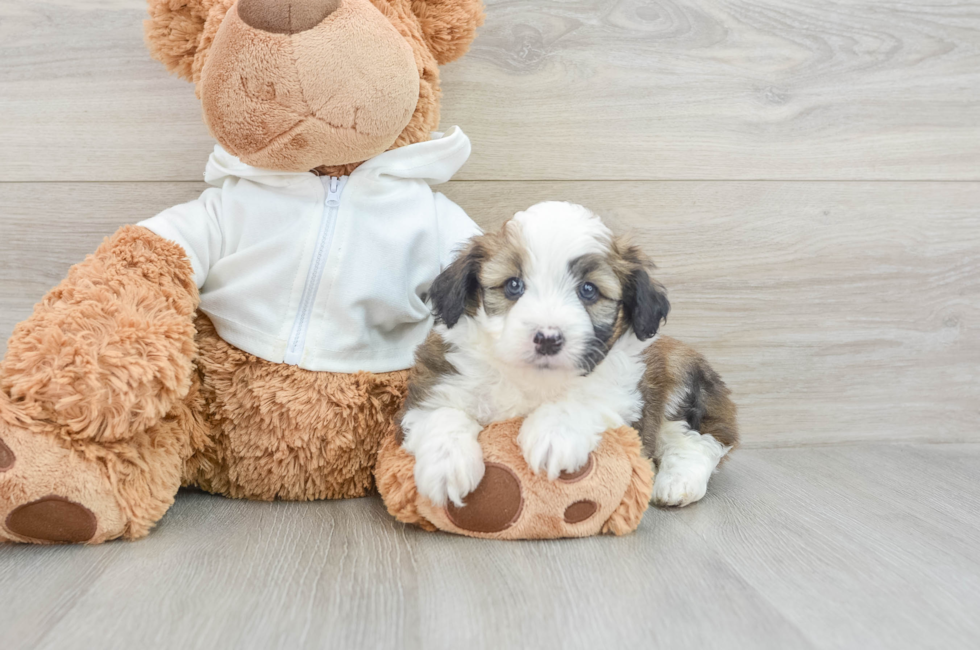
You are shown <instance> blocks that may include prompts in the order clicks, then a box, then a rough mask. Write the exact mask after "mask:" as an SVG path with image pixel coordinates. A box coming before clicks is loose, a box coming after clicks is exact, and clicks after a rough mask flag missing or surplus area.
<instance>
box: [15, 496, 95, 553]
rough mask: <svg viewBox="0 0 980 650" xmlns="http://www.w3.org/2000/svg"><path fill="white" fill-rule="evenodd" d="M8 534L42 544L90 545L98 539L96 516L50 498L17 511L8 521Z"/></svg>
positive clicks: (68, 503) (55, 498)
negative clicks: (95, 538)
mask: <svg viewBox="0 0 980 650" xmlns="http://www.w3.org/2000/svg"><path fill="white" fill-rule="evenodd" d="M6 527H7V530H9V531H10V532H12V533H13V534H15V535H17V536H19V537H24V538H27V539H32V540H37V541H42V542H62V543H64V542H68V543H75V544H77V543H79V542H87V541H88V540H90V539H92V538H93V537H95V531H96V529H97V522H96V519H95V514H93V512H92V511H91V510H89V509H88V508H86V507H85V506H83V505H81V504H80V503H75V502H74V501H69V500H68V499H66V498H64V497H59V496H47V497H43V498H41V499H38V500H37V501H31V502H30V503H25V504H24V505H22V506H18V507H17V508H15V509H14V510H13V511H12V512H11V513H10V514H9V515H7V521H6Z"/></svg>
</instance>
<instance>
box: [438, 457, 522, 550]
mask: <svg viewBox="0 0 980 650" xmlns="http://www.w3.org/2000/svg"><path fill="white" fill-rule="evenodd" d="M523 509H524V495H523V494H522V492H521V482H520V479H518V478H517V475H515V474H514V472H512V471H511V470H510V469H509V468H508V467H506V466H504V465H501V464H499V463H487V464H486V470H485V472H484V474H483V480H481V481H480V484H479V485H478V486H477V487H476V489H475V490H473V492H471V493H470V494H468V495H467V496H466V503H465V505H464V506H463V507H462V508H457V507H456V506H455V505H453V504H450V505H449V506H448V507H447V508H446V516H448V517H449V521H451V522H453V524H454V525H455V526H456V527H457V528H460V529H462V530H467V531H470V532H473V533H499V532H502V531H504V530H507V529H508V528H510V527H511V526H513V525H514V522H516V521H517V520H518V519H520V517H521V511H522V510H523Z"/></svg>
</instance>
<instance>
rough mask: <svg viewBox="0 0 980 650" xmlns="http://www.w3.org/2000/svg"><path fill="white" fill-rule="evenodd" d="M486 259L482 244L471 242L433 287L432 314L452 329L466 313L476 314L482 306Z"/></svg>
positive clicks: (436, 280)
mask: <svg viewBox="0 0 980 650" xmlns="http://www.w3.org/2000/svg"><path fill="white" fill-rule="evenodd" d="M484 257H485V252H484V250H483V247H482V246H481V245H480V243H479V242H473V243H471V244H470V245H469V246H467V247H466V249H465V250H464V251H463V252H462V253H460V255H459V257H457V258H456V260H455V261H453V263H452V264H450V265H449V266H447V267H446V268H445V270H444V271H443V272H442V273H440V274H439V275H438V276H437V277H436V279H435V281H433V283H432V286H431V287H430V288H429V300H430V302H431V303H432V313H433V315H434V316H435V317H436V319H437V320H440V321H442V322H443V323H445V324H446V327H448V328H449V329H452V328H453V326H454V325H455V324H456V323H457V322H459V319H460V318H461V317H462V316H463V314H464V313H467V312H471V313H472V312H475V311H476V308H477V307H478V306H479V304H480V292H481V290H482V289H481V287H480V267H481V266H482V265H483V258H484Z"/></svg>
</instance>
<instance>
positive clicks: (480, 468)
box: [401, 202, 727, 506]
mask: <svg viewBox="0 0 980 650" xmlns="http://www.w3.org/2000/svg"><path fill="white" fill-rule="evenodd" d="M504 234H505V235H506V237H507V239H508V240H509V241H510V242H512V243H514V245H515V247H516V249H518V252H519V256H520V260H521V262H520V276H521V280H522V284H523V286H522V289H523V293H522V294H521V295H520V296H519V298H517V299H515V300H511V301H510V302H506V303H505V304H506V308H502V309H501V308H492V309H491V308H488V301H487V300H480V301H479V304H477V305H476V306H475V307H474V306H472V305H471V309H470V310H469V312H468V313H466V314H464V315H462V316H461V317H460V318H459V319H458V321H457V322H455V323H451V324H447V323H445V322H437V324H436V326H435V330H434V332H435V335H437V336H438V337H439V338H441V340H442V341H443V346H442V350H443V352H444V357H445V361H446V362H447V363H448V364H449V365H450V366H451V368H452V369H453V372H446V373H444V374H442V375H441V376H439V377H438V378H437V380H435V381H431V382H429V385H427V386H426V387H425V391H424V396H423V397H422V398H421V399H416V400H412V399H410V400H409V402H410V403H409V404H408V406H407V408H406V410H405V412H404V413H403V416H402V421H401V424H402V428H403V432H404V442H403V445H404V447H405V449H406V450H408V451H409V452H410V453H412V454H413V455H414V456H415V480H416V484H417V486H418V490H419V492H420V493H421V494H422V495H424V496H425V497H428V498H429V499H430V500H431V501H432V502H433V503H435V504H437V505H445V504H446V503H447V501H451V502H453V503H454V504H456V505H457V506H461V505H463V499H464V497H465V496H466V495H467V494H468V493H469V492H471V491H472V490H474V489H475V488H476V486H477V485H478V484H479V482H480V480H481V479H482V477H483V472H484V464H483V456H482V452H481V449H480V446H479V444H478V442H477V436H478V434H479V433H480V431H481V430H482V429H483V428H484V427H485V426H487V425H488V424H490V423H492V422H497V421H501V420H506V419H509V418H513V417H524V418H525V420H524V423H523V425H522V427H521V431H520V436H519V438H518V442H519V444H520V446H521V449H522V451H523V454H524V458H525V459H526V461H527V463H528V465H529V466H530V467H531V468H532V469H533V470H534V471H536V472H545V473H546V474H547V476H548V478H549V479H552V480H553V479H555V478H557V477H558V475H559V474H560V473H561V472H563V471H569V472H571V471H575V470H577V469H579V468H580V467H582V466H583V465H584V464H585V463H586V462H587V460H588V458H589V454H590V453H591V452H592V451H593V450H594V449H595V448H596V446H597V445H598V443H599V441H600V438H601V435H602V433H603V432H604V431H605V430H606V429H608V428H613V427H618V426H622V425H624V424H634V423H636V422H638V421H639V420H640V419H641V416H642V415H643V406H644V398H643V394H642V390H641V384H642V383H643V380H644V373H645V372H646V369H647V363H646V361H645V350H646V348H647V347H648V346H649V345H651V344H652V343H653V342H654V341H655V340H656V337H652V338H647V340H640V338H639V337H638V336H637V334H636V332H635V331H634V329H633V328H626V329H625V331H623V332H622V333H621V334H620V335H618V336H617V337H616V338H615V341H614V342H613V343H612V344H611V345H610V346H608V348H607V349H603V350H601V354H600V358H601V359H600V361H599V362H598V364H597V365H594V366H589V365H588V364H584V365H583V361H582V360H583V359H584V358H586V357H588V356H589V354H590V350H591V349H592V348H594V347H595V345H596V330H597V327H598V325H597V323H596V322H595V318H594V315H590V312H589V311H588V309H587V308H586V305H585V304H583V299H582V295H581V293H580V291H581V285H582V280H581V278H578V277H576V276H575V274H574V273H572V272H571V271H570V268H571V266H572V265H573V264H574V261H575V260H580V259H588V258H589V256H600V257H601V256H607V255H609V252H610V250H611V247H612V246H613V237H612V233H611V232H610V231H609V229H608V228H607V227H606V226H605V225H604V224H603V223H602V221H601V220H600V219H599V218H598V217H597V216H596V215H595V214H594V213H592V212H591V211H589V210H587V209H586V208H584V207H582V206H578V205H573V204H568V203H556V202H549V203H541V204H538V205H535V206H533V207H532V208H530V209H528V210H526V211H524V212H520V213H518V214H517V215H516V216H515V217H514V218H513V219H512V220H511V221H509V222H508V223H507V224H506V225H505V229H504ZM515 254H516V253H515ZM623 289H624V288H623V287H619V290H623ZM604 291H605V292H606V293H610V294H615V293H616V291H617V288H616V287H610V288H606V289H604ZM613 298H614V299H615V300H616V301H622V300H623V295H622V294H620V295H614V296H611V297H610V299H613ZM611 301H612V300H611ZM501 302H504V301H501ZM665 302H666V301H665ZM655 329H656V328H655V327H654V330H655ZM539 332H544V333H546V334H549V335H553V334H556V333H560V334H561V336H562V337H563V340H564V342H563V344H562V346H561V349H560V351H559V352H558V353H556V354H554V353H553V354H541V353H540V351H539V349H538V348H537V347H536V345H535V342H534V337H535V334H537V333H539ZM663 429H664V434H666V438H665V439H664V443H666V445H665V446H662V451H663V452H668V455H671V457H672V459H669V460H667V461H664V460H663V459H661V466H662V471H661V475H662V476H664V478H665V479H669V480H665V481H660V480H659V479H658V484H660V485H659V486H658V489H659V490H660V493H659V496H658V500H660V501H662V502H663V503H669V504H672V505H686V503H689V502H691V501H695V500H697V499H699V498H701V496H703V494H704V489H705V487H706V485H707V480H708V476H710V474H711V471H713V470H714V467H715V465H717V463H718V460H719V459H720V458H721V456H722V455H723V454H724V451H727V449H724V448H723V447H722V446H721V445H720V444H719V443H717V442H714V444H713V445H712V444H711V442H709V441H707V440H700V439H698V440H694V439H691V440H688V439H687V438H686V437H685V436H687V435H691V434H693V435H695V436H697V435H698V434H697V432H690V431H689V430H686V429H684V426H683V423H682V422H675V423H672V425H671V427H663ZM706 437H710V436H706ZM712 441H713V439H712ZM723 449H724V450H723ZM671 450H676V451H678V452H679V454H671V453H670V452H671ZM722 450H723V451H722ZM709 466H710V467H709ZM688 470H691V471H688Z"/></svg>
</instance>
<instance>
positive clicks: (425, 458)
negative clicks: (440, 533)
mask: <svg viewBox="0 0 980 650" xmlns="http://www.w3.org/2000/svg"><path fill="white" fill-rule="evenodd" d="M484 469H485V467H484V465H483V450H482V449H481V448H480V443H478V442H477V441H476V438H475V437H473V436H469V435H461V436H451V437H449V436H438V437H433V438H431V439H429V440H426V441H425V442H424V443H423V444H422V445H421V446H420V447H419V449H418V450H417V451H416V452H415V485H416V487H417V488H418V491H419V494H421V495H422V496H424V497H426V498H428V499H429V500H430V501H432V503H433V504H435V505H436V506H439V507H443V506H445V505H446V503H447V500H449V501H452V502H453V503H454V504H456V505H457V506H459V507H462V506H463V497H465V496H466V495H467V494H469V493H470V492H472V491H473V490H475V489H476V486H477V485H479V484H480V481H481V480H483V471H484Z"/></svg>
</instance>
